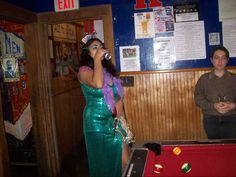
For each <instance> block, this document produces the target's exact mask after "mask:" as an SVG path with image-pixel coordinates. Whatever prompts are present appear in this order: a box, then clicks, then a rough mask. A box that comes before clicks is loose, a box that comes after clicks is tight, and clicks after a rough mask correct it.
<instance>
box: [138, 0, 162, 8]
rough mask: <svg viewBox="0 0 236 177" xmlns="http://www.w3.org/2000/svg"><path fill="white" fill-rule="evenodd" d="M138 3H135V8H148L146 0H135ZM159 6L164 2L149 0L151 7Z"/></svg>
mask: <svg viewBox="0 0 236 177" xmlns="http://www.w3.org/2000/svg"><path fill="white" fill-rule="evenodd" d="M135 1H136V3H135V5H134V9H146V8H147V4H146V3H145V0H135ZM158 6H162V2H160V1H158V0H149V7H150V8H153V7H158Z"/></svg>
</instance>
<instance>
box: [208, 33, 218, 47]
mask: <svg viewBox="0 0 236 177" xmlns="http://www.w3.org/2000/svg"><path fill="white" fill-rule="evenodd" d="M209 45H220V33H209Z"/></svg>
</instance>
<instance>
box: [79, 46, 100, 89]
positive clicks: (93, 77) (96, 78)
mask: <svg viewBox="0 0 236 177" xmlns="http://www.w3.org/2000/svg"><path fill="white" fill-rule="evenodd" d="M103 55H104V51H103V49H98V50H97V52H96V54H95V56H94V59H93V60H94V69H93V70H92V69H88V70H84V69H82V70H80V71H79V74H78V79H79V80H80V82H81V83H84V84H86V85H89V86H91V87H94V88H102V87H103V70H102V60H103Z"/></svg>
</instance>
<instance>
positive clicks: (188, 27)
mask: <svg viewBox="0 0 236 177" xmlns="http://www.w3.org/2000/svg"><path fill="white" fill-rule="evenodd" d="M205 39H206V38H205V27H204V21H195V22H182V23H175V31H174V40H175V51H176V61H177V60H193V59H194V60H198V59H205V58H206V42H205Z"/></svg>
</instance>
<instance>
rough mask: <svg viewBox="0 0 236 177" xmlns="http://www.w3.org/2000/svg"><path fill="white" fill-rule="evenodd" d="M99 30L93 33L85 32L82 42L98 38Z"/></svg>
mask: <svg viewBox="0 0 236 177" xmlns="http://www.w3.org/2000/svg"><path fill="white" fill-rule="evenodd" d="M96 35H97V32H96V31H93V32H92V33H91V34H89V33H84V37H83V38H82V42H83V43H84V44H86V43H87V42H88V41H89V40H90V39H94V38H97V36H96Z"/></svg>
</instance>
